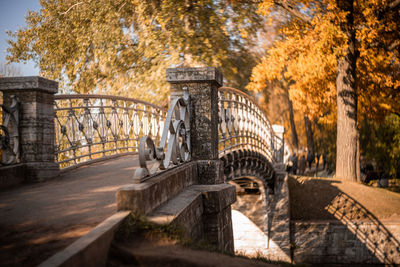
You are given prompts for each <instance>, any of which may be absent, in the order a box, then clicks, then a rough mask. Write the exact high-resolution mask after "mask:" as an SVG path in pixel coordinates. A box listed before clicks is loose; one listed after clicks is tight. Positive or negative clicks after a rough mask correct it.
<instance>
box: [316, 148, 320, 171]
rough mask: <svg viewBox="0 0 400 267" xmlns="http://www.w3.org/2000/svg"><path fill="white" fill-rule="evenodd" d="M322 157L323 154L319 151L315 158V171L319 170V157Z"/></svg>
mask: <svg viewBox="0 0 400 267" xmlns="http://www.w3.org/2000/svg"><path fill="white" fill-rule="evenodd" d="M320 157H321V155H320V154H319V153H318V152H317V154H316V155H315V160H316V167H315V171H318V168H319V158H320Z"/></svg>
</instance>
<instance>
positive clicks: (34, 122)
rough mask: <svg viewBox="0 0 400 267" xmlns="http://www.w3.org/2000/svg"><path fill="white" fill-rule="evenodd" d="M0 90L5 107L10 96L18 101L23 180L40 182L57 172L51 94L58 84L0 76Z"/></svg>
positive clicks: (32, 78)
mask: <svg viewBox="0 0 400 267" xmlns="http://www.w3.org/2000/svg"><path fill="white" fill-rule="evenodd" d="M0 91H2V92H3V102H4V104H5V105H6V106H7V105H9V104H10V103H11V102H10V101H11V96H12V95H14V96H16V97H17V99H18V101H19V102H20V112H19V136H20V158H21V160H20V162H21V163H22V164H23V165H25V167H26V170H27V171H26V173H25V180H27V181H44V180H46V179H48V178H52V177H55V176H57V175H58V174H59V166H58V163H56V162H55V154H54V151H55V150H54V144H55V132H54V117H55V114H54V94H55V93H57V91H58V83H57V82H55V81H51V80H47V79H45V78H42V77H38V76H34V77H7V78H0Z"/></svg>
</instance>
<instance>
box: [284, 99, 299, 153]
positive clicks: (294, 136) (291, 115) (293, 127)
mask: <svg viewBox="0 0 400 267" xmlns="http://www.w3.org/2000/svg"><path fill="white" fill-rule="evenodd" d="M287 99H288V105H289V120H290V130H291V132H292V144H293V146H294V149H295V150H296V153H297V150H298V149H299V138H298V136H297V131H296V124H295V123H294V112H293V103H292V100H290V99H289V96H287Z"/></svg>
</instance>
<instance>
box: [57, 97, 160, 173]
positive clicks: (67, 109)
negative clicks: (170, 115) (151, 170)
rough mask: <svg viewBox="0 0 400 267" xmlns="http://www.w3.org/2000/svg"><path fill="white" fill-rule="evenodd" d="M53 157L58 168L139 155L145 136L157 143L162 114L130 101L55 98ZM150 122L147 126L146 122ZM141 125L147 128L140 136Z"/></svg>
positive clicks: (95, 98) (147, 104)
mask: <svg viewBox="0 0 400 267" xmlns="http://www.w3.org/2000/svg"><path fill="white" fill-rule="evenodd" d="M55 111H56V117H55V125H56V127H55V129H56V142H55V143H56V157H57V162H58V163H59V164H60V167H61V168H65V167H71V166H74V165H77V164H83V163H85V162H88V161H90V160H94V159H98V158H102V157H108V156H110V155H116V154H126V153H128V154H131V153H138V147H139V142H138V140H139V138H140V137H141V136H143V135H144V133H145V132H147V134H149V131H151V134H152V137H153V138H154V139H155V140H156V142H157V143H159V139H160V138H161V135H160V134H159V131H160V130H159V129H160V127H162V124H161V121H162V120H163V119H164V118H165V111H164V110H163V109H162V108H161V107H158V106H155V105H153V104H151V103H147V102H144V101H141V100H136V99H132V98H124V97H116V96H104V95H78V94H77V95H56V96H55ZM149 120H150V122H149ZM142 125H147V126H146V127H147V129H145V130H144V131H143V132H144V133H142Z"/></svg>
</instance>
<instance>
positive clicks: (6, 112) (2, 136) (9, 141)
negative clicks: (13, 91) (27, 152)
mask: <svg viewBox="0 0 400 267" xmlns="http://www.w3.org/2000/svg"><path fill="white" fill-rule="evenodd" d="M0 109H1V112H0V113H1V114H0V115H1V116H2V122H1V124H0V151H1V154H0V155H1V161H0V165H10V164H15V163H18V162H19V160H20V145H19V131H18V127H19V101H18V100H17V98H16V97H15V96H11V104H10V106H5V105H0Z"/></svg>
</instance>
